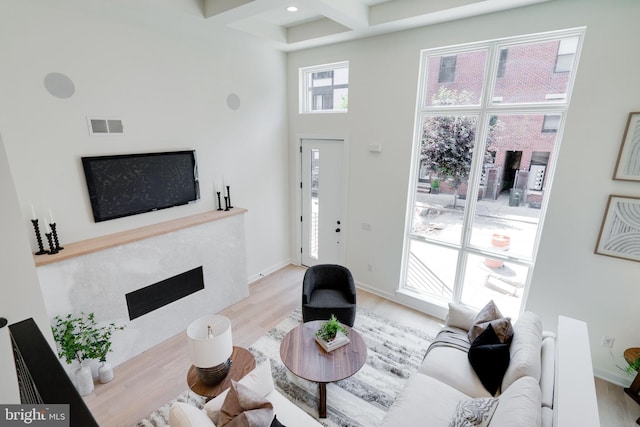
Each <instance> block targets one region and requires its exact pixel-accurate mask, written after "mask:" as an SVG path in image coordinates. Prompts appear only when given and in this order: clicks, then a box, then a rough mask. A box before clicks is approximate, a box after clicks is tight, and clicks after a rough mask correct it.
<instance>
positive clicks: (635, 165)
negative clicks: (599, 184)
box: [613, 113, 640, 181]
mask: <svg viewBox="0 0 640 427" xmlns="http://www.w3.org/2000/svg"><path fill="white" fill-rule="evenodd" d="M613 179H617V180H622V181H640V113H629V118H628V119H627V127H626V128H625V130H624V136H623V137H622V145H621V146H620V153H619V154H618V162H617V164H616V169H615V172H614V175H613Z"/></svg>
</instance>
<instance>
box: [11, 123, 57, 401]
mask: <svg viewBox="0 0 640 427" xmlns="http://www.w3.org/2000/svg"><path fill="white" fill-rule="evenodd" d="M0 200H2V203H0V235H2V244H1V245H0V272H2V273H0V289H1V291H2V297H1V298H0V317H4V318H6V319H7V320H8V322H9V324H10V325H11V324H13V323H16V322H20V321H22V320H24V319H28V318H30V317H32V318H33V320H35V322H36V323H37V324H38V327H39V328H40V330H41V331H42V333H43V334H44V336H45V337H46V338H47V339H48V340H49V342H50V344H53V335H52V334H51V329H50V327H49V318H48V317H47V313H46V311H45V308H44V303H43V301H42V295H41V294H40V287H39V286H38V279H37V277H36V268H35V266H34V265H33V258H32V256H31V249H30V248H29V241H28V239H27V233H26V231H25V230H24V228H23V227H22V225H23V221H24V219H23V218H22V215H21V213H20V209H19V208H18V197H17V195H16V191H15V189H14V186H13V178H12V177H11V173H10V172H9V162H8V160H7V155H6V152H5V149H4V144H3V142H2V136H1V135H0ZM15 369H16V368H15V364H14V361H13V352H12V350H11V339H10V337H9V328H8V327H4V328H2V329H0V372H2V381H0V402H2V403H20V398H19V394H18V381H17V378H16V374H15V372H16V370H15Z"/></svg>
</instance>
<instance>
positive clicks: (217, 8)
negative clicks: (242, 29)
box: [204, 0, 287, 24]
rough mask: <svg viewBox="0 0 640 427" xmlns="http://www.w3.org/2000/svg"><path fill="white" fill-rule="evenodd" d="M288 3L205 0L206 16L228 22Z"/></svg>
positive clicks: (285, 1)
mask: <svg viewBox="0 0 640 427" xmlns="http://www.w3.org/2000/svg"><path fill="white" fill-rule="evenodd" d="M286 4H287V0H204V17H205V18H209V19H210V20H214V21H216V22H219V23H224V24H228V23H230V22H234V21H241V20H243V19H247V18H251V17H252V16H254V15H258V14H260V13H263V12H267V11H269V10H272V9H275V8H278V7H282V8H284V7H285V5H286Z"/></svg>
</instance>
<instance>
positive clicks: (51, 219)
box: [49, 208, 56, 224]
mask: <svg viewBox="0 0 640 427" xmlns="http://www.w3.org/2000/svg"><path fill="white" fill-rule="evenodd" d="M55 223H56V222H55V221H54V220H53V213H51V208H49V224H55Z"/></svg>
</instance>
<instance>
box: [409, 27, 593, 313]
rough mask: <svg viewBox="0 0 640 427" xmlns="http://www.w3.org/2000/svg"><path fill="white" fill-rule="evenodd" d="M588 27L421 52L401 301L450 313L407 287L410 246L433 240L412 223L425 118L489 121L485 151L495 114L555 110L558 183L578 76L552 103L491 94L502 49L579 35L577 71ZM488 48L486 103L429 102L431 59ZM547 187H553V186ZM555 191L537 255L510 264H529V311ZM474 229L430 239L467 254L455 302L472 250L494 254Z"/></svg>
mask: <svg viewBox="0 0 640 427" xmlns="http://www.w3.org/2000/svg"><path fill="white" fill-rule="evenodd" d="M585 31H586V29H585V28H574V29H568V30H562V31H553V32H548V33H542V34H533V35H527V36H519V37H511V38H504V39H495V40H489V41H486V42H479V43H469V44H465V45H457V46H449V47H443V48H435V49H426V50H423V51H422V52H421V61H420V72H419V83H418V85H419V87H418V100H417V105H416V118H415V120H416V121H415V124H414V138H413V140H414V143H413V148H412V158H411V165H410V166H411V181H410V183H409V188H408V192H409V194H408V197H407V201H408V204H407V210H406V218H405V232H404V237H403V240H404V244H403V255H402V268H401V274H400V282H399V286H398V290H397V294H398V296H399V298H400V299H401V300H403V301H404V302H406V303H408V304H409V305H411V306H413V307H415V308H418V309H420V310H422V311H425V312H427V313H429V314H432V315H435V316H438V317H442V318H444V316H445V315H446V310H447V306H446V302H445V301H435V300H434V301H427V300H425V299H424V298H422V297H421V296H420V295H416V294H415V292H413V291H412V290H408V289H406V288H404V284H405V283H407V275H408V257H409V250H410V243H411V241H412V239H418V240H428V239H424V238H423V237H419V236H415V235H413V233H412V221H413V215H414V212H413V211H414V206H415V198H416V191H417V189H418V183H419V181H418V168H419V163H420V159H419V151H420V150H419V148H420V144H421V138H422V136H421V135H422V123H423V120H424V117H425V116H428V115H433V114H451V115H457V114H463V115H464V114H471V115H477V116H478V123H479V124H480V123H483V125H482V128H479V129H478V132H477V134H476V135H477V136H476V138H477V139H476V144H477V145H476V147H475V149H476V150H479V151H482V150H483V149H484V144H485V140H486V126H487V123H488V121H489V118H490V117H491V116H493V115H500V114H509V113H516V114H527V113H530V114H549V115H560V116H561V120H560V123H559V128H558V131H557V139H556V143H555V146H554V152H553V153H552V159H553V160H552V164H551V165H549V166H550V167H549V169H547V170H548V171H549V172H548V173H547V175H546V180H547V181H548V182H549V183H551V182H552V181H553V170H554V169H555V162H556V159H557V154H558V152H559V149H560V145H561V141H562V131H563V128H564V121H565V120H564V118H565V115H566V112H567V111H568V108H569V100H570V98H571V93H572V91H573V84H574V83H575V76H574V77H573V78H571V79H569V86H568V87H567V92H566V97H563V98H562V99H550V100H547V101H546V102H530V103H523V104H509V103H504V104H501V103H500V101H501V100H500V101H497V100H496V99H495V98H494V97H493V94H492V93H485V92H487V91H490V90H491V89H492V85H491V82H493V81H496V75H497V72H498V67H499V60H500V51H501V50H502V49H505V48H508V47H509V46H511V45H518V44H524V43H535V42H542V41H546V40H550V39H557V38H562V37H570V36H579V41H578V48H577V53H576V57H575V62H574V66H573V69H572V70H571V71H570V72H572V73H575V72H576V69H577V64H578V61H579V52H580V51H581V45H582V41H583V39H584V33H585ZM482 48H486V49H487V50H488V61H487V64H486V67H487V68H486V70H485V78H484V83H483V87H482V93H481V97H480V99H481V102H480V105H468V106H465V105H451V106H448V105H431V104H430V103H428V102H425V99H424V97H425V94H426V90H427V87H426V85H427V77H428V76H427V64H428V61H429V58H430V57H435V56H449V55H455V54H459V53H464V52H467V51H474V50H478V49H482ZM480 166H481V165H480V160H479V158H478V157H474V160H473V162H472V165H471V174H470V177H469V190H468V191H469V192H470V194H476V193H477V191H478V188H479V181H480V179H481V177H480V175H479V172H478V171H479V168H480ZM547 190H550V188H549V187H548V188H547ZM550 193H551V192H550V191H546V192H545V194H544V200H543V206H544V209H543V211H542V212H541V215H540V227H539V229H538V231H537V235H536V238H535V243H534V247H533V252H532V254H533V255H532V257H531V258H522V257H518V258H515V257H514V258H511V257H509V262H511V263H515V264H520V265H524V266H527V267H528V268H529V274H528V275H527V279H526V282H525V287H524V292H523V294H522V304H521V308H520V310H521V312H522V310H524V307H525V305H526V299H527V296H528V291H529V285H530V282H531V276H532V273H533V267H534V265H535V258H536V254H537V252H538V246H539V240H540V235H541V233H542V227H543V226H544V218H545V212H546V208H547V205H548V200H549V195H550ZM475 204H476V203H475V200H474V198H470V199H469V206H468V208H467V209H466V210H465V214H464V215H465V219H464V222H463V228H465V227H467V228H468V227H470V224H471V220H470V218H471V215H472V213H473V212H474V211H475ZM469 233H470V230H467V231H466V232H465V234H464V235H463V237H462V241H461V243H460V244H459V245H458V244H450V243H446V242H438V241H435V240H434V241H431V240H429V243H431V244H434V245H439V246H442V247H450V248H452V249H456V250H459V251H460V252H461V255H462V256H459V257H458V259H459V261H458V264H457V266H456V272H455V277H456V279H455V285H454V286H455V287H454V292H453V296H452V301H451V302H454V303H459V302H460V300H461V297H462V295H461V294H462V292H461V291H462V282H463V279H464V277H463V276H464V272H465V270H466V260H467V255H468V254H473V255H488V256H491V253H489V252H486V253H485V252H484V251H483V249H482V248H478V247H475V246H473V245H471V244H470V242H469Z"/></svg>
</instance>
